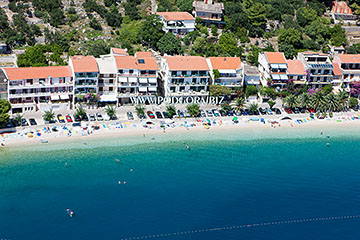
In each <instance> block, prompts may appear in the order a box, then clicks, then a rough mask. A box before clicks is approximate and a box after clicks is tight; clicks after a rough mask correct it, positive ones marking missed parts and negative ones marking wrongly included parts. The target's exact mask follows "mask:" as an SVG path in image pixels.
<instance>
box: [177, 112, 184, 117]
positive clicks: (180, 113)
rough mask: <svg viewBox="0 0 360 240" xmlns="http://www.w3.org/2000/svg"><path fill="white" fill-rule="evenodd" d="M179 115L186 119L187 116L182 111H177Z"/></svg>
mask: <svg viewBox="0 0 360 240" xmlns="http://www.w3.org/2000/svg"><path fill="white" fill-rule="evenodd" d="M177 114H178V116H179V117H181V118H183V117H185V116H184V113H183V112H182V111H181V110H177Z"/></svg>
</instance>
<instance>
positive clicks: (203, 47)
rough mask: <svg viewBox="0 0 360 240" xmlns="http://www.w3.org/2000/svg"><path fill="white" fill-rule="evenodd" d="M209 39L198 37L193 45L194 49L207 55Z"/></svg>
mask: <svg viewBox="0 0 360 240" xmlns="http://www.w3.org/2000/svg"><path fill="white" fill-rule="evenodd" d="M207 44H208V43H207V41H206V39H205V38H204V37H197V38H196V39H195V41H194V44H193V45H192V49H193V50H194V51H195V52H196V53H199V54H201V55H205V54H206V51H207Z"/></svg>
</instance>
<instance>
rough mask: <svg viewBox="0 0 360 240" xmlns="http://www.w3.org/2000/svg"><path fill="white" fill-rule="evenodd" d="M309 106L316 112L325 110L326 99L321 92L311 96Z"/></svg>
mask: <svg viewBox="0 0 360 240" xmlns="http://www.w3.org/2000/svg"><path fill="white" fill-rule="evenodd" d="M311 106H312V108H314V109H315V110H316V111H324V110H326V99H325V97H324V94H323V93H322V92H317V93H316V94H314V95H311Z"/></svg>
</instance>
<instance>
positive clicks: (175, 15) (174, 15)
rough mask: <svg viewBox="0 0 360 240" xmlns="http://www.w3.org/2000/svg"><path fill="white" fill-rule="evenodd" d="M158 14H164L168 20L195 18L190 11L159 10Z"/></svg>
mask: <svg viewBox="0 0 360 240" xmlns="http://www.w3.org/2000/svg"><path fill="white" fill-rule="evenodd" d="M156 14H157V15H160V16H163V17H164V18H165V20H166V21H176V20H195V18H194V17H193V16H192V15H191V14H190V13H188V12H157V13H156Z"/></svg>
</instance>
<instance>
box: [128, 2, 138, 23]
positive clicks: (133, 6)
mask: <svg viewBox="0 0 360 240" xmlns="http://www.w3.org/2000/svg"><path fill="white" fill-rule="evenodd" d="M124 8H125V15H126V16H129V17H130V19H131V20H139V19H140V15H139V12H138V9H137V1H126V3H125V5H124Z"/></svg>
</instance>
